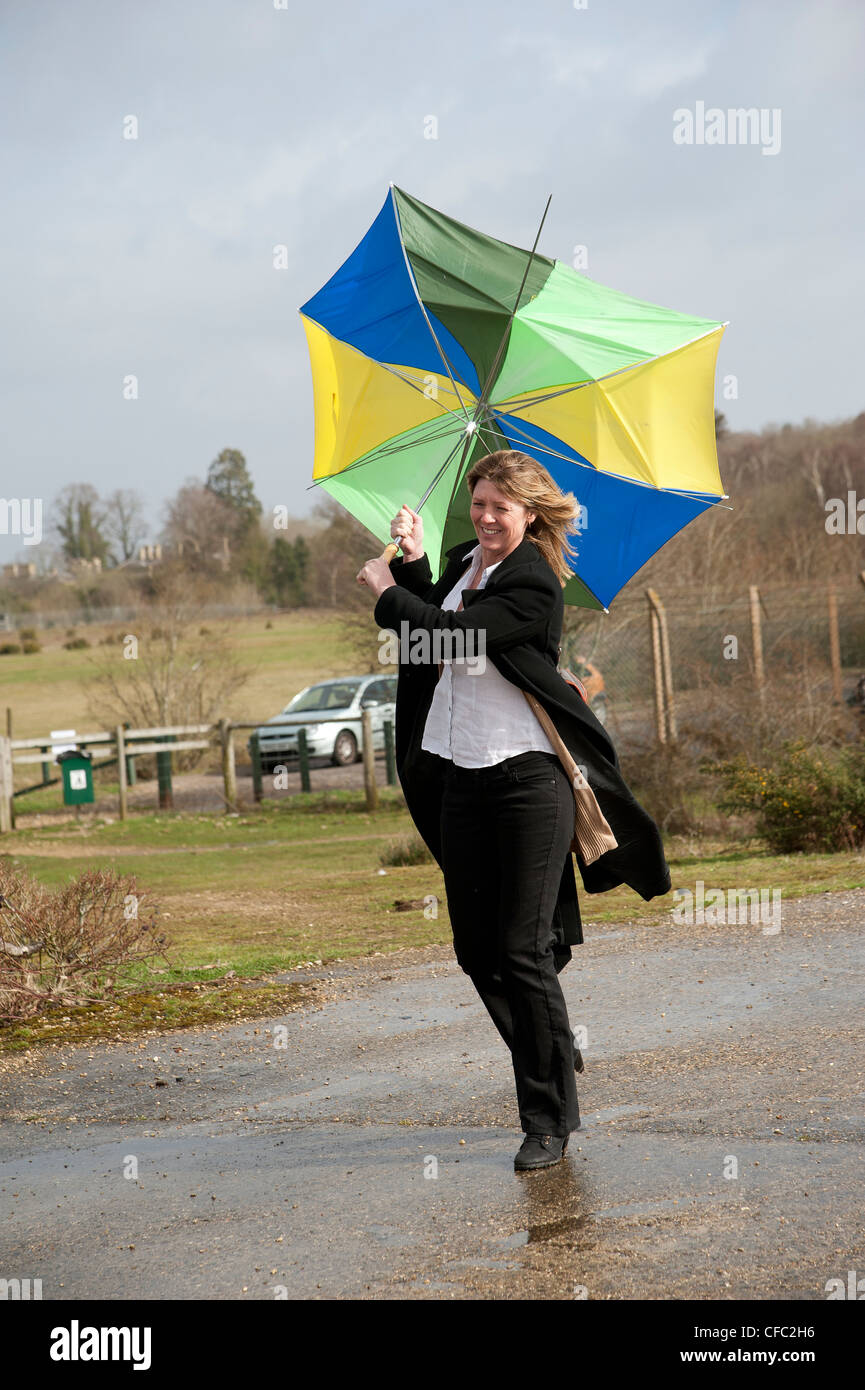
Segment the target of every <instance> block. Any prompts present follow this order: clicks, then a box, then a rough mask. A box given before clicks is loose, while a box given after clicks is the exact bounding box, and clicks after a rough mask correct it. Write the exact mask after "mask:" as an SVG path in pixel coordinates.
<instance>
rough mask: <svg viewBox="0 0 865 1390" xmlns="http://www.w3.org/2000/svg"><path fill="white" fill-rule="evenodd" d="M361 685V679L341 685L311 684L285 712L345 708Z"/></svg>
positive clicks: (295, 712) (296, 697)
mask: <svg viewBox="0 0 865 1390" xmlns="http://www.w3.org/2000/svg"><path fill="white" fill-rule="evenodd" d="M359 687H360V681H344V682H341V683H340V684H339V685H311V686H310V688H309V690H302V691H301V693H300V694H299V695H295V697H294V699H293V700H292V701H291V703H290V704H287V705H286V707H285V709H284V710H283V714H306V713H307V712H308V711H309V710H316V709H320V710H325V709H345V708H346V706H348V705H350V704H351V702H352V700H353V699H354V697H355V695H356V694H357V692H358V689H359Z"/></svg>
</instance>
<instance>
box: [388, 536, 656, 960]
mask: <svg viewBox="0 0 865 1390" xmlns="http://www.w3.org/2000/svg"><path fill="white" fill-rule="evenodd" d="M476 544H477V541H476V540H468V541H461V542H460V543H459V544H458V545H455V546H452V547H451V549H450V550H448V551H447V556H448V564H447V567H446V568H445V571H444V573H443V574H442V576H441V578H440V579H439V580H438V581H437V582H436V583H433V580H432V571H431V569H430V565H429V560H428V558H427V557H426V556H425V555H424V556H422V558H421V559H420V560H413V561H406V560H404V559H402V558H401V557H398V558H396V559H394V560H393V561H391V565H390V569H391V573H392V575H393V577H394V580H395V581H396V583H395V585H394V586H393V587H391V588H388V589H385V591H384V592H383V593H382V594H381V595H380V596H379V598H378V601H377V603H376V605H375V609H374V618H375V621H376V623H377V624H378V626H379V627H380V628H382V629H385V630H391V631H393V632H394V633H396V634H397V636H399V634H400V632H401V627H400V625H401V624H402V623H403V622H405V623H407V625H408V627H407V629H405V630H406V631H408V630H409V629H411V630H412V631H413V632H416V631H417V630H419V629H422V630H424V631H426V632H428V633H432V632H433V631H434V630H435V629H437V628H438V629H462V630H463V631H465V632H468V631H469V630H470V629H472V628H473V629H476V630H478V629H483V632H484V638H483V639H482V640H483V641H484V642H485V652H486V657H487V658H488V659H489V660H490V661H492V663H493V665H494V666H495V668H496V670H497V671H499V672H500V673H501V675H503V676H504V677H505V679H506V680H509V681H511V682H513V684H514V685H516V686H518V687H519V688H520V689H521V690H528V691H529V693H530V694H532V695H535V696H536V697H537V699H538V700H539V701H540V703H541V704H542V705H543V707H544V709H545V710H546V711H547V713H548V714H549V716H550V718H551V719H552V721H553V724H554V725H555V727H556V730H557V731H558V733H559V735H560V737H561V738H562V740H563V742H564V743H565V746H566V747H567V748H568V750H569V752H570V753H571V754H572V756H573V758H574V761H575V762H576V763H578V764H579V765H580V766H581V767H582V768H584V770H585V775H586V776H587V777H588V780H589V783H590V785H591V787H592V790H593V791H594V793H595V796H596V797H597V799H598V803H599V805H600V807H601V810H602V811H603V813H604V815H605V816H606V818H607V820H608V822H609V824H610V827H611V829H612V831H613V834H614V835H615V837H616V839H617V840H618V847H617V848H616V849H613V850H609V851H608V852H607V853H606V854H603V855H601V857H600V858H599V859H596V860H595V862H594V863H593V864H590V865H586V864H585V863H584V862H583V861H582V858H581V856H580V855H578V854H577V855H570V854H569V855H568V856H567V859H566V861H565V867H564V871H563V873H562V881H561V885H560V888H559V896H558V900H557V903H556V911H555V916H554V919H553V934H554V940H555V951H556V957H557V960H556V963H557V967H558V968H559V969H561V967H562V965H563V964H565V962H566V961H567V960H569V959H570V950H569V946H570V945H575V944H578V943H579V942H581V941H582V940H583V932H582V924H581V921H580V910H579V903H578V899H577V888H576V879H575V876H574V868H573V860H574V859H576V861H577V866H578V868H579V871H580V875H581V877H582V880H583V886H584V888H585V890H586V892H587V893H605V892H607V891H608V890H609V889H610V888H616V887H617V886H618V885H619V884H621V883H627V884H628V885H629V887H631V888H633V889H634V890H635V891H636V892H637V893H639V894H640V896H641V897H643V898H645V899H646V900H648V899H650V898H654V897H657V896H658V895H659V894H663V893H668V892H669V891H670V870H669V868H668V866H667V861H666V859H665V858H664V850H663V846H662V844H661V836H660V834H659V832H658V827H657V826H656V825H655V822H654V821H653V820H652V818H651V817H650V816H649V815H648V814H647V813H646V811H644V810H643V808H642V806H640V804H639V803H638V802H637V801H636V799H635V798H634V796H633V794H632V793H631V791H630V790H629V789H628V787H627V786H626V784H625V782H624V780H623V778H622V775H621V772H620V770H619V760H618V757H617V755H616V750H615V748H614V746H613V743H612V741H611V739H610V737H609V735H608V733H607V731H606V729H605V728H604V726H603V724H601V723H600V721H599V720H598V719H597V718H596V717H595V715H594V714H593V713H592V711H591V710H590V709H589V707H588V705H586V703H585V701H584V700H583V699H582V698H581V697H580V695H579V694H578V693H577V691H575V690H574V689H572V687H571V686H569V685H568V684H567V682H566V681H564V680H563V679H562V677H561V675H560V674H559V672H558V670H557V663H558V654H559V643H560V642H561V636H562V619H563V617H564V600H563V597H562V588H561V585H560V583H559V581H558V579H557V577H556V575H555V573H554V571H553V570H552V568H551V567H550V565H549V564H548V563H547V562H546V560H545V559H544V558H543V556H542V555H541V553H540V551H539V550H538V548H537V546H536V545H535V544H534V542H533V541H530V540H523V541H521V542H520V544H519V545H518V546H517V547H516V549H514V550H512V551H511V553H510V555H507V556H506V557H505V559H504V560H502V562H501V563H500V565H499V566H498V568H497V569H496V570H495V571H494V572H493V574H492V576H491V577H490V579H489V580H488V581H487V583H486V585H485V586H484V588H482V589H466V590H464V592H463V610H464V611H462V612H458V613H457V612H448V611H445V610H444V609H442V608H439V607H438V604H439V603H441V602H442V600H443V599H444V598H446V597H447V595H448V594H449V593H450V591H451V589H452V588H453V587H454V585H455V584H456V582H457V580H458V579H459V577H460V575H461V574H463V573H464V572H465V570H466V563H465V557H466V555H467V554H468V552H469V551H470V550H472V549H473V547H474V546H475V545H476ZM466 577H468V576H466ZM475 640H476V642H477V639H475ZM406 646H407V644H406ZM467 649H468V646H467ZM477 650H478V647H477V645H476V646H475V651H477ZM404 655H407V653H406V652H403V651H401V653H400V662H399V678H398V682H397V701H396V730H395V744H396V763H397V771H398V773H399V779H400V783H401V785H402V788H403V793H404V795H405V799H406V805H407V806H408V809H409V813H410V814H411V817H412V820H413V821H414V823H415V825H416V826H417V829H418V831H419V833H420V835H421V837H422V838H423V840H424V841H425V843H426V844H427V846H428V847H429V850H430V852H431V853H432V855H433V857H434V858H435V860H436V862H437V863H438V864H439V865H441V836H440V812H441V802H442V794H443V775H444V772H445V770H446V762H445V760H444V759H442V758H439V757H437V756H436V754H434V753H428V752H426V751H425V750H424V749H422V748H421V741H422V739H423V733H424V727H425V724H426V718H427V714H428V712H429V707H430V704H431V702H432V698H433V694H434V692H435V687H436V683H437V681H438V677H439V671H438V664H437V662H436V661H432V660H431V661H430V662H429V663H427V664H423V663H419V662H411V661H409V660H404V659H403V656H404ZM527 708H528V706H527Z"/></svg>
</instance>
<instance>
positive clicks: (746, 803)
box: [713, 742, 865, 854]
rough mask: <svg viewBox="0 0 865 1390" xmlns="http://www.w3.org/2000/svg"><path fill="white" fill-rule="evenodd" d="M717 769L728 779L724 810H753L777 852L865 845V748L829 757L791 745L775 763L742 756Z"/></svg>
mask: <svg viewBox="0 0 865 1390" xmlns="http://www.w3.org/2000/svg"><path fill="white" fill-rule="evenodd" d="M713 771H714V773H715V775H716V776H718V777H719V778H720V779H721V782H722V796H721V799H720V801H719V805H720V806H721V809H722V810H725V811H732V812H742V811H746V812H753V813H754V815H755V817H756V823H757V831H758V833H759V834H760V835H761V836H762V837H763V838H764V839H765V840H766V842H767V843H768V845H769V847H770V848H771V849H773V850H775V851H776V852H778V853H780V854H789V853H792V852H795V851H801V850H812V851H814V850H817V851H823V852H826V853H833V852H836V851H838V850H849V849H862V848H865V750H862V749H861V748H846V749H842V750H841V751H840V752H838V753H835V754H834V755H832V756H828V755H825V754H821V753H820V751H819V749H812V748H808V747H806V746H805V744H804V743H802V742H798V743H789V744H787V745H786V746H785V750H784V752H783V754H782V755H781V757H780V758H779V759H778V760H777V761H776V762H775V763H774V765H773V766H772V767H761V766H758V765H757V764H755V763H753V762H749V761H748V760H746V759H744V758H740V759H736V760H735V761H733V762H728V763H722V764H720V766H719V767H717V768H716V769H713Z"/></svg>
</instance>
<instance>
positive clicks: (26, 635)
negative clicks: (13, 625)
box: [18, 627, 38, 642]
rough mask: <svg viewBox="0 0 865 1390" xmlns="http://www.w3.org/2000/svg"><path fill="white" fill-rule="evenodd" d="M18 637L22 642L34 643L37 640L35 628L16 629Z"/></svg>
mask: <svg viewBox="0 0 865 1390" xmlns="http://www.w3.org/2000/svg"><path fill="white" fill-rule="evenodd" d="M18 636H19V637H20V638H21V641H22V642H35V641H37V640H38V639H37V637H36V629H35V627H20V628H19V629H18Z"/></svg>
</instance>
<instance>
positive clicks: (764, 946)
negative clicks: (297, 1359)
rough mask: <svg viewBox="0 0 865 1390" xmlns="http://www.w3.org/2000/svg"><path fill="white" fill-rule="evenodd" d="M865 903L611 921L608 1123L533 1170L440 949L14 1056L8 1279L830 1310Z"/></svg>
mask: <svg viewBox="0 0 865 1390" xmlns="http://www.w3.org/2000/svg"><path fill="white" fill-rule="evenodd" d="M863 921H865V891H862V890H857V891H855V892H849V893H840V894H839V893H836V894H826V895H822V896H818V897H811V898H806V899H802V900H800V901H798V902H785V903H784V905H783V923H782V928H781V931H780V933H779V934H777V935H764V934H763V932H762V930H761V928H760V927H759V926H750V925H741V926H727V927H723V928H714V927H712V928H706V927H682V926H672V925H661V926H658V925H656V926H653V927H639V926H629V925H623V926H622V927H619V928H604V929H599V928H592V929H590V932H589V940H588V942H587V944H586V945H584V946H582V947H579V948H577V949H576V951H575V957H574V961H573V962H572V963H571V965H569V966H568V968H567V969H566V970H565V972H564V974H563V976H562V982H563V986H564V989H565V993H566V996H567V999H568V1005H569V1010H570V1014H571V1021H572V1023H573V1024H574V1025H582V1026H584V1027H585V1028H586V1029H587V1032H588V1042H587V1044H586V1045H585V1046H584V1054H585V1057H586V1072H585V1073H584V1075H583V1076H582V1077H579V1078H578V1090H579V1094H580V1103H581V1108H582V1111H583V1129H582V1130H580V1131H578V1132H576V1133H575V1134H573V1135H572V1136H571V1141H570V1147H569V1149H568V1153H567V1155H566V1158H565V1160H564V1162H563V1163H562V1164H559V1165H558V1166H557V1167H555V1168H552V1169H550V1170H547V1171H545V1172H541V1173H536V1174H532V1175H517V1174H515V1173H514V1171H513V1156H514V1154H515V1152H516V1150H517V1148H518V1147H519V1143H520V1140H521V1138H522V1136H521V1134H520V1132H519V1127H518V1118H517V1111H516V1104H515V1099H514V1088H513V1075H512V1071H511V1066H510V1057H509V1054H508V1053H507V1050H506V1049H505V1047H504V1044H503V1043H502V1042H501V1040H500V1039H499V1037H498V1034H497V1033H496V1032H495V1030H494V1028H493V1025H492V1023H491V1022H490V1021H489V1020H488V1018H487V1015H486V1013H485V1011H484V1009H483V1008H482V1006H481V1005H480V1003H479V1002H478V1001H477V999H476V997H475V995H474V993H473V990H472V987H471V984H470V982H469V981H468V979H467V977H466V976H464V975H463V974H462V972H461V971H460V970H459V968H458V967H457V966H456V965H455V963H454V961H453V958H452V953H451V951H450V950H449V949H445V948H431V949H426V950H423V951H407V952H400V953H399V954H397V955H394V956H386V957H376V958H373V959H371V960H368V961H364V962H359V963H354V964H344V965H337V966H334V967H332V969H331V970H330V971H318V972H314V971H309V972H297V974H296V976H295V977H293V978H306V979H315V980H316V981H317V990H318V1003H317V1005H314V1006H311V1007H309V1008H307V1009H305V1010H303V1011H301V1012H297V1013H289V1014H287V1015H286V1016H285V1018H284V1019H273V1020H266V1021H261V1022H258V1023H246V1024H243V1025H239V1026H233V1027H221V1028H219V1029H217V1030H215V1031H214V1030H211V1029H208V1030H200V1031H196V1032H189V1031H183V1032H178V1033H175V1034H171V1035H162V1036H147V1037H146V1038H145V1039H144V1041H143V1042H142V1041H141V1039H138V1040H136V1042H134V1043H118V1044H110V1045H99V1046H95V1047H88V1046H76V1047H66V1048H59V1049H52V1050H50V1051H45V1052H41V1053H39V1054H38V1056H35V1057H34V1058H30V1059H24V1058H16V1059H14V1060H11V1061H5V1062H3V1063H0V1094H2V1111H3V1115H4V1120H5V1122H4V1124H3V1125H2V1127H0V1276H2V1277H7V1278H10V1277H18V1278H26V1277H30V1278H41V1279H42V1282H43V1298H44V1299H64V1298H86V1299H90V1298H123V1299H140V1298H145V1299H161V1298H176V1299H197V1298H220V1299H244V1298H250V1299H273V1298H276V1297H286V1296H287V1297H288V1298H291V1299H294V1298H303V1299H309V1298H313V1299H314V1298H361V1299H368V1298H374V1299H406V1298H420V1299H450V1298H458V1299H462V1298H478V1299H486V1298H494V1299H500V1298H501V1299H516V1298H554V1299H573V1298H583V1297H587V1298H590V1299H645V1298H648V1299H677V1298H686V1297H688V1298H703V1299H731V1300H735V1299H742V1298H759V1299H768V1300H776V1299H779V1300H787V1299H825V1297H826V1292H825V1286H826V1282H827V1280H829V1279H831V1278H836V1277H837V1278H842V1279H844V1280H845V1281H846V1279H847V1277H848V1271H849V1270H851V1269H852V1270H857V1271H858V1274H859V1276H860V1277H861V1276H863V1275H865V1239H863V1230H865V1216H863V1212H865V1200H863V1196H865V1192H863V1161H862V1160H863V1137H865V1050H863V1023H862V998H863V977H865V939H863V932H862V926H863ZM280 1027H284V1030H285V1031H284V1032H280V1031H279V1028H280ZM282 1043H285V1044H286V1045H285V1046H282V1045H281V1044H282Z"/></svg>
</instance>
